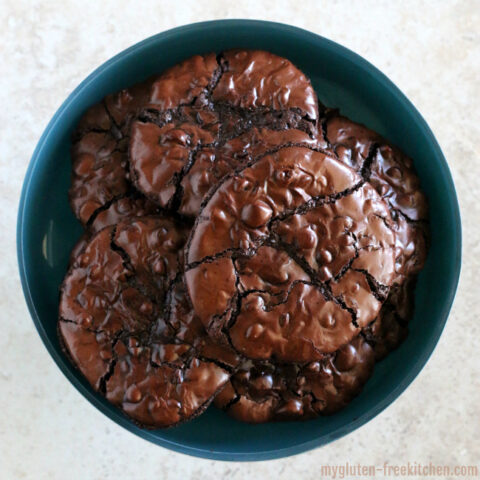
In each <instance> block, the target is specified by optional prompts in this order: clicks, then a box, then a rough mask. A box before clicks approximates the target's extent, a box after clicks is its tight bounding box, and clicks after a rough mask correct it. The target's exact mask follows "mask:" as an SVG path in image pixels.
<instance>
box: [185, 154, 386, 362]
mask: <svg viewBox="0 0 480 480" xmlns="http://www.w3.org/2000/svg"><path fill="white" fill-rule="evenodd" d="M390 224H391V217H390V214H389V211H388V208H387V206H386V204H385V202H384V201H383V200H382V199H381V198H380V197H379V195H378V194H377V193H376V192H375V190H374V189H373V188H372V187H371V186H370V185H368V184H367V183H365V182H364V181H363V180H362V179H361V177H359V176H358V175H357V174H356V173H355V172H354V171H353V170H352V169H350V168H349V167H347V166H345V165H343V164H342V163H340V162H338V161H337V160H336V159H334V158H333V157H330V156H328V155H326V154H324V153H321V152H316V151H312V150H310V149H308V148H303V147H286V148H282V149H280V150H279V151H277V152H275V153H272V154H269V155H266V156H265V157H263V158H262V159H261V160H259V161H257V162H255V163H254V164H253V165H251V166H247V167H246V168H245V169H243V170H241V171H239V172H237V173H234V174H232V175H230V176H229V177H227V179H226V180H225V181H224V182H223V183H222V184H221V185H220V186H219V187H218V188H217V190H216V191H215V192H213V193H212V195H211V198H210V199H209V200H208V202H207V203H206V204H205V206H204V208H203V209H202V210H201V212H200V215H199V217H198V219H197V222H196V224H195V226H194V228H193V230H192V233H191V236H190V240H189V245H188V247H187V255H186V258H187V266H186V272H185V278H186V284H187V288H188V292H189V296H190V299H191V301H192V304H193V307H194V309H195V312H196V313H197V315H198V317H199V318H200V320H201V321H202V323H203V324H204V326H205V327H206V329H207V331H208V333H209V334H210V335H212V336H214V337H215V338H219V339H223V340H224V341H228V342H229V343H230V344H231V345H233V347H234V348H235V349H236V350H237V351H238V352H240V353H241V354H243V355H245V356H247V357H249V358H253V359H277V360H281V361H294V362H306V361H313V360H318V359H321V358H322V357H323V355H324V354H325V353H330V352H334V351H335V350H337V349H338V348H339V347H340V346H342V345H344V344H346V343H348V342H349V341H351V340H352V338H353V337H354V336H355V335H357V334H358V333H359V332H360V329H361V328H363V327H365V326H366V325H368V324H369V323H370V322H371V321H372V320H373V319H374V318H375V317H376V315H377V314H378V312H379V310H380V307H381V304H382V302H383V301H384V300H385V297H386V295H387V294H388V290H389V286H390V285H391V283H392V280H393V277H394V254H395V234H394V232H393V230H392V227H391V226H390ZM212 285H214V286H215V290H213V289H212Z"/></svg>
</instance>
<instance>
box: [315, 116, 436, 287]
mask: <svg viewBox="0 0 480 480" xmlns="http://www.w3.org/2000/svg"><path fill="white" fill-rule="evenodd" d="M324 131H325V133H326V139H327V141H328V142H329V144H330V145H331V148H333V150H334V151H335V153H336V155H337V157H338V158H339V160H341V161H342V162H343V163H345V164H347V165H349V166H351V167H352V168H353V169H354V170H355V171H357V172H358V173H360V174H361V175H362V177H363V178H364V179H365V180H366V181H368V182H369V183H370V184H371V185H372V186H373V187H374V188H375V189H376V190H377V192H378V193H379V194H380V195H381V196H382V198H383V199H384V200H385V201H386V202H387V203H388V205H389V207H390V210H391V213H392V218H393V221H394V226H395V231H396V234H397V235H396V238H397V255H396V272H397V278H396V280H395V281H396V283H401V282H402V281H403V280H404V278H405V277H406V276H408V275H410V274H415V273H418V272H419V271H420V270H421V269H422V267H423V264H424V263H425V258H426V252H427V243H428V242H427V240H428V236H427V226H426V221H427V219H428V207H427V201H426V197H425V195H424V193H423V192H422V190H421V188H420V181H419V179H418V176H417V174H416V173H415V169H414V166H413V162H412V160H411V159H410V158H408V157H407V156H406V155H405V154H404V153H403V152H401V151H400V150H399V149H398V148H396V147H394V146H393V145H391V144H390V143H388V142H387V140H385V139H384V138H383V137H381V136H380V135H379V134H377V133H376V132H373V131H372V130H369V129H368V128H367V127H365V126H363V125H361V124H358V123H355V122H353V121H351V120H349V119H348V118H346V117H343V116H341V115H339V113H338V111H336V110H331V111H329V112H328V113H327V116H326V120H325V123H324ZM322 138H323V137H322Z"/></svg>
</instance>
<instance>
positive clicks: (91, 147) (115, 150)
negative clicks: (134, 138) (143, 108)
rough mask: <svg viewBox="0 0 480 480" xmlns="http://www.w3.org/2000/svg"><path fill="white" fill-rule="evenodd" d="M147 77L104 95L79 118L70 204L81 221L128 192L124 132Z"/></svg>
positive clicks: (146, 90)
mask: <svg viewBox="0 0 480 480" xmlns="http://www.w3.org/2000/svg"><path fill="white" fill-rule="evenodd" d="M150 86H151V81H147V82H145V83H141V84H138V85H135V86H134V87H132V88H130V89H125V90H122V91H120V92H118V93H116V94H113V95H108V96H107V97H106V98H105V99H104V100H102V101H101V102H100V103H98V104H96V105H93V106H92V107H91V108H90V109H89V110H88V111H87V112H86V113H85V115H84V116H83V117H82V118H81V119H80V121H79V124H78V126H77V129H76V131H75V134H74V143H73V146H72V150H71V156H72V184H71V187H70V191H69V197H70V205H71V207H72V210H73V213H74V214H75V216H76V217H77V218H78V219H79V220H80V221H81V222H82V224H83V225H89V224H90V223H91V222H92V221H93V219H94V218H95V216H96V215H97V214H98V212H101V211H102V210H103V209H107V208H109V206H110V205H111V203H112V202H115V201H116V200H117V199H119V198H122V197H126V196H129V195H130V194H131V193H132V185H131V183H130V180H129V172H128V148H127V147H128V133H129V129H130V123H131V121H132V119H133V117H134V116H135V114H136V112H137V110H138V108H139V106H140V105H143V104H145V103H146V101H147V99H149V93H150Z"/></svg>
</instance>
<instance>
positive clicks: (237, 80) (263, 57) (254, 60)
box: [212, 50, 318, 120]
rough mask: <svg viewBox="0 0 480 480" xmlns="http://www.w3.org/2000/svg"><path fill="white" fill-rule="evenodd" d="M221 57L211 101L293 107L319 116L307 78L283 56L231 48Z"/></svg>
mask: <svg viewBox="0 0 480 480" xmlns="http://www.w3.org/2000/svg"><path fill="white" fill-rule="evenodd" d="M223 61H224V64H225V68H224V72H223V74H222V76H221V77H220V79H219V81H218V83H217V85H216V87H215V89H214V90H213V93H212V100H213V101H214V102H223V103H227V104H228V105H232V106H234V107H240V108H244V109H254V108H258V107H264V108H268V109H270V110H280V111H281V110H288V109H294V110H298V111H300V112H301V114H302V116H306V117H308V118H309V119H311V120H316V119H317V118H318V108H317V95H316V94H315V91H314V90H313V87H312V85H311V84H310V80H308V78H307V77H306V76H305V75H304V74H303V73H302V72H300V71H299V70H298V69H297V68H296V67H295V66H294V65H292V63H291V62H289V61H288V60H287V59H286V58H282V57H278V56H277V55H274V54H272V53H269V52H265V51H259V50H231V51H228V52H225V53H224V54H223Z"/></svg>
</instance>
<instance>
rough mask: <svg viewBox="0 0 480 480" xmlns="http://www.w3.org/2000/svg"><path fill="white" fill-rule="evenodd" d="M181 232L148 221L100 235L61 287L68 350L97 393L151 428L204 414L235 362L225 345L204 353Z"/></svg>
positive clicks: (206, 345) (121, 225) (156, 220)
mask: <svg viewBox="0 0 480 480" xmlns="http://www.w3.org/2000/svg"><path fill="white" fill-rule="evenodd" d="M186 233H187V231H186V229H185V228H184V227H182V226H179V225H177V224H175V222H173V221H171V220H169V219H166V218H162V217H155V216H151V217H141V218H135V219H130V220H127V221H124V222H121V223H119V224H117V225H115V226H110V227H106V228H105V229H103V230H101V231H100V232H98V233H97V234H95V235H94V236H93V238H92V239H90V240H89V241H88V243H87V244H86V245H85V246H84V247H83V249H82V250H81V252H80V253H79V254H78V257H77V258H76V259H75V260H74V261H73V264H72V266H71V267H70V270H69V272H68V273H67V276H66V277H65V280H64V282H63V285H62V289H61V298H60V306H59V322H58V330H59V334H60V338H61V341H62V344H63V346H64V348H65V351H66V352H67V354H68V355H69V356H70V358H71V359H72V360H73V361H74V363H75V364H76V366H77V367H78V368H79V369H80V371H81V372H82V373H83V375H84V376H85V377H86V378H87V380H88V381H89V382H90V384H91V385H92V386H93V387H94V388H95V389H96V390H97V391H99V392H101V393H102V394H104V395H105V396H106V398H107V399H108V400H109V401H111V402H112V403H114V404H115V405H117V406H119V407H120V408H121V409H122V410H123V411H124V412H125V413H126V414H127V415H129V416H130V417H131V418H132V419H133V420H135V421H136V422H138V423H139V424H141V425H144V426H148V427H167V426H171V425H175V424H177V423H180V422H182V421H185V420H187V419H189V418H192V417H194V416H196V415H198V414H199V413H201V412H202V411H203V410H204V409H205V408H206V407H207V406H208V404H209V403H210V401H211V400H212V399H213V396H214V394H215V393H216V392H217V391H218V390H219V389H220V388H221V387H222V386H223V385H224V384H225V382H226V381H227V380H228V378H229V376H230V373H231V371H232V369H233V368H234V366H235V364H236V362H237V357H236V355H235V354H234V353H233V352H231V351H230V350H229V349H227V348H226V347H222V346H215V347H212V346H211V345H210V343H211V341H210V339H208V338H207V337H206V335H205V333H204V331H202V326H201V323H200V322H199V321H198V320H197V319H196V318H195V316H194V315H193V314H192V312H191V311H190V310H189V308H188V304H186V303H185V300H184V299H183V300H182V298H184V294H183V291H184V290H182V288H181V284H180V281H181V274H179V272H181V270H182V248H183V246H184V243H185V239H186ZM174 290H175V291H176V298H177V304H178V305H177V307H176V308H175V311H174V312H172V311H171V305H173V303H174V302H171V301H169V296H170V295H171V294H172V292H173V291H174Z"/></svg>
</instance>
